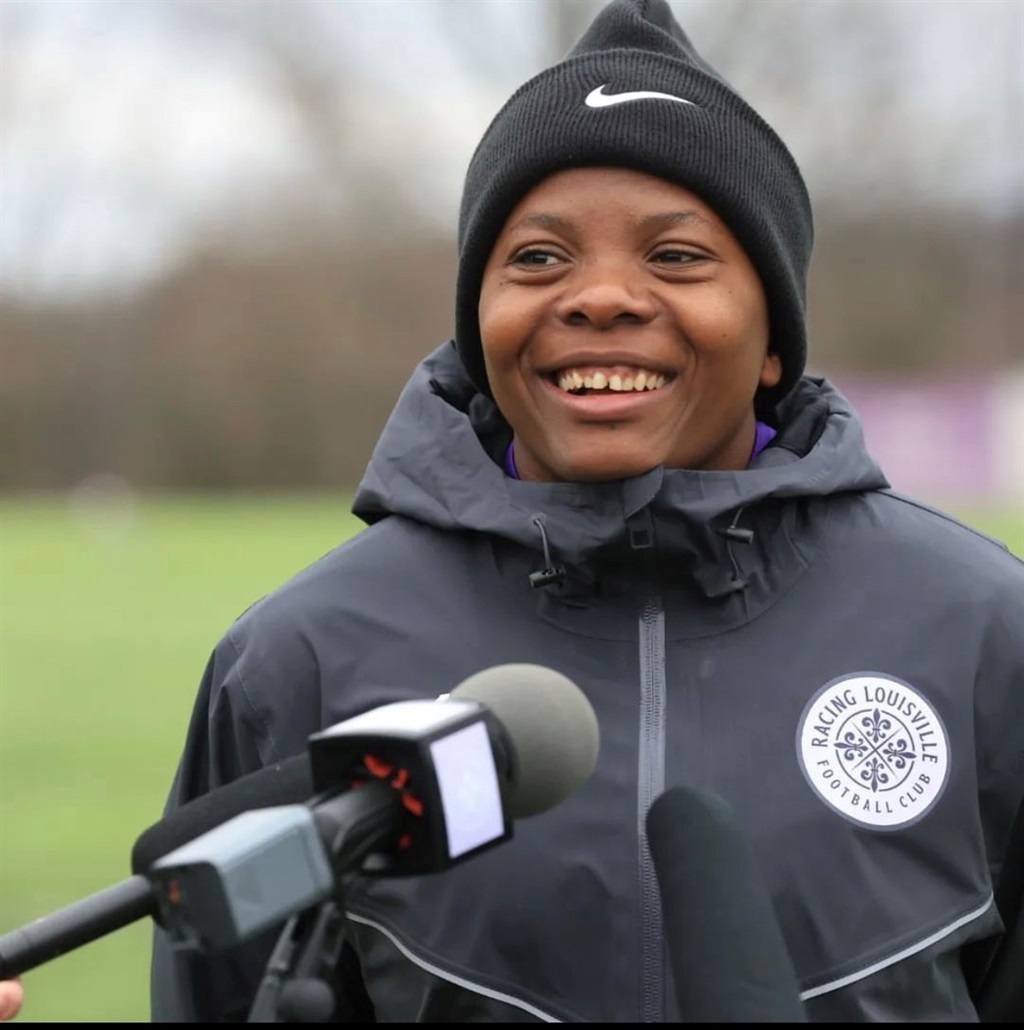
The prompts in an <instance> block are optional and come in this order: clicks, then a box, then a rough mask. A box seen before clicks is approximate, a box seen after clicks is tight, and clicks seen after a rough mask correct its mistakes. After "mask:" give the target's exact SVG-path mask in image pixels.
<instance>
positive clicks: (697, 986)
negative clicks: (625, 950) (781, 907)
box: [646, 787, 807, 1023]
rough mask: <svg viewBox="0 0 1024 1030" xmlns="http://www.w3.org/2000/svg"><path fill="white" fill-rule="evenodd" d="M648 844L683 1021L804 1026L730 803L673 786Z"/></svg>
mask: <svg viewBox="0 0 1024 1030" xmlns="http://www.w3.org/2000/svg"><path fill="white" fill-rule="evenodd" d="M646 829H647V843H648V845H649V847H650V851H651V858H652V860H653V862H654V871H655V874H656V876H657V879H658V887H659V890H660V892H661V908H662V916H663V920H664V927H665V939H666V941H667V944H668V955H669V963H670V966H671V968H672V978H673V980H674V982H675V993H676V1000H677V1002H678V1006H679V1020H680V1022H683V1023H690V1022H693V1023H715V1022H718V1023H779V1022H781V1023H806V1022H807V1014H806V1013H805V1012H804V1008H803V1003H802V1002H801V1001H800V988H799V985H798V982H797V978H796V973H795V971H794V969H793V965H792V962H791V960H790V957H789V952H788V951H787V949H786V943H785V941H784V940H783V938H782V931H781V929H780V928H779V925H778V921H777V919H776V916H775V910H774V908H773V906H772V902H771V897H770V895H769V893H768V889H767V886H766V885H765V883H764V881H763V879H762V877H761V872H760V869H759V868H758V865H757V861H756V859H755V856H754V853H753V849H752V848H751V847H750V845H749V843H748V841H747V839H746V837H745V836H744V835H743V834H742V833H741V831H740V828H739V825H738V823H737V819H736V816H735V814H734V812H733V810H732V808H731V807H730V806H729V805H728V804H726V802H725V801H724V800H723V799H722V798H720V797H717V796H716V795H714V794H711V793H709V792H706V791H699V790H694V789H690V788H686V787H672V788H670V789H669V790H666V791H665V792H664V793H663V794H661V795H660V796H659V797H657V798H656V799H655V801H654V803H653V804H652V805H651V807H650V809H649V810H648V813H647V819H646Z"/></svg>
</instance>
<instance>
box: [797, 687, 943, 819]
mask: <svg viewBox="0 0 1024 1030" xmlns="http://www.w3.org/2000/svg"><path fill="white" fill-rule="evenodd" d="M796 748H797V755H798V757H799V759H800V768H801V769H802V770H803V774H804V776H805V777H806V778H807V782H808V783H809V784H810V785H811V787H812V788H813V790H814V791H815V793H816V794H817V795H818V796H819V797H820V798H821V799H822V800H823V801H825V802H826V803H827V804H828V805H829V806H830V807H831V808H834V809H835V810H836V811H837V812H838V813H839V814H840V815H842V816H844V817H845V818H847V819H849V820H851V821H852V822H855V823H858V824H859V825H861V826H871V827H876V828H878V829H892V828H895V827H897V826H905V825H906V824H907V823H911V822H914V821H915V820H917V819H920V818H921V817H922V816H923V815H924V814H925V813H926V812H927V811H928V810H929V809H930V808H931V807H932V805H934V804H935V802H936V801H937V800H938V798H939V795H940V794H941V793H942V790H943V788H944V787H945V786H946V779H947V776H948V774H949V738H948V737H947V736H946V728H945V727H944V726H943V725H942V721H941V720H940V719H939V716H938V714H937V713H936V711H935V709H934V708H932V706H931V705H930V704H929V703H928V701H927V700H926V699H925V698H924V697H922V695H921V694H920V693H918V692H917V691H916V690H915V689H914V688H913V687H911V686H910V685H909V684H907V683H904V682H903V681H902V680H898V679H894V678H893V677H892V676H886V675H883V674H882V673H877V672H865V673H860V674H855V675H852V676H851V675H847V676H842V677H840V678H839V679H836V680H833V681H832V682H831V683H826V684H825V686H824V687H822V688H821V690H819V691H818V693H817V694H815V695H814V697H813V698H811V700H810V702H809V703H808V705H807V707H806V708H805V709H804V711H803V715H802V716H801V717H800V725H799V727H798V729H797V735H796Z"/></svg>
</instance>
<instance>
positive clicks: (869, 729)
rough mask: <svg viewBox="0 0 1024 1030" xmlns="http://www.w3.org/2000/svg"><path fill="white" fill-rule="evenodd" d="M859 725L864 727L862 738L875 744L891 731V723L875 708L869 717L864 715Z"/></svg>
mask: <svg viewBox="0 0 1024 1030" xmlns="http://www.w3.org/2000/svg"><path fill="white" fill-rule="evenodd" d="M860 724H861V725H862V726H863V727H864V736H866V737H867V738H868V740H870V741H871V743H872V744H877V743H878V742H879V741H880V740H881V739H882V737H884V736H885V734H886V733H887V732H888V731H889V730H891V729H892V721H891V720H890V719H888V718H887V717H886V716H884V715H882V713H881V712H880V711H879V710H878V709H877V708H876V709H875V710H874V711H873V712H872V713H871V714H870V715H865V716H864V718H863V719H861V721H860Z"/></svg>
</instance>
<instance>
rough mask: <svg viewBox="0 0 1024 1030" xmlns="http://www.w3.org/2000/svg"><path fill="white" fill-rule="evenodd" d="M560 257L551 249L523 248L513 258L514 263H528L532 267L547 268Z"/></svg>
mask: <svg viewBox="0 0 1024 1030" xmlns="http://www.w3.org/2000/svg"><path fill="white" fill-rule="evenodd" d="M557 260H558V258H557V257H556V256H555V255H554V254H552V253H551V251H549V250H521V251H519V253H518V254H516V255H515V256H514V257H513V258H512V264H514V265H527V266H529V267H530V268H547V267H548V266H549V265H553V264H554V263H555V262H556V261H557Z"/></svg>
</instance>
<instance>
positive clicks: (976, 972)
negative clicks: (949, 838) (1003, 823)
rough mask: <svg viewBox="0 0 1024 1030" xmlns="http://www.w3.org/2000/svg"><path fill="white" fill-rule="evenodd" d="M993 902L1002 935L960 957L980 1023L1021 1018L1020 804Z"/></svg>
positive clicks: (1023, 844) (1023, 829) (1023, 810)
mask: <svg viewBox="0 0 1024 1030" xmlns="http://www.w3.org/2000/svg"><path fill="white" fill-rule="evenodd" d="M995 901H996V906H997V907H998V909H999V914H1000V915H1001V916H1002V919H1003V927H1004V932H1003V934H1002V935H1001V936H1000V937H998V938H996V939H995V940H992V941H982V942H979V943H978V944H977V945H975V946H972V947H971V948H970V949H969V950H968V951H967V953H966V954H965V956H964V969H965V972H966V974H967V977H968V983H969V984H970V987H971V994H972V996H973V998H974V1003H975V1006H976V1008H977V1010H978V1018H979V1019H980V1020H981V1022H983V1023H1019V1022H1020V1021H1021V1020H1024V800H1022V801H1021V804H1020V807H1019V808H1018V810H1017V818H1016V821H1015V822H1014V827H1013V831H1012V834H1011V837H1010V841H1009V844H1008V846H1007V849H1006V858H1005V861H1004V862H1003V865H1002V870H1001V873H1000V876H999V880H998V882H997V883H996V888H995Z"/></svg>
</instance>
